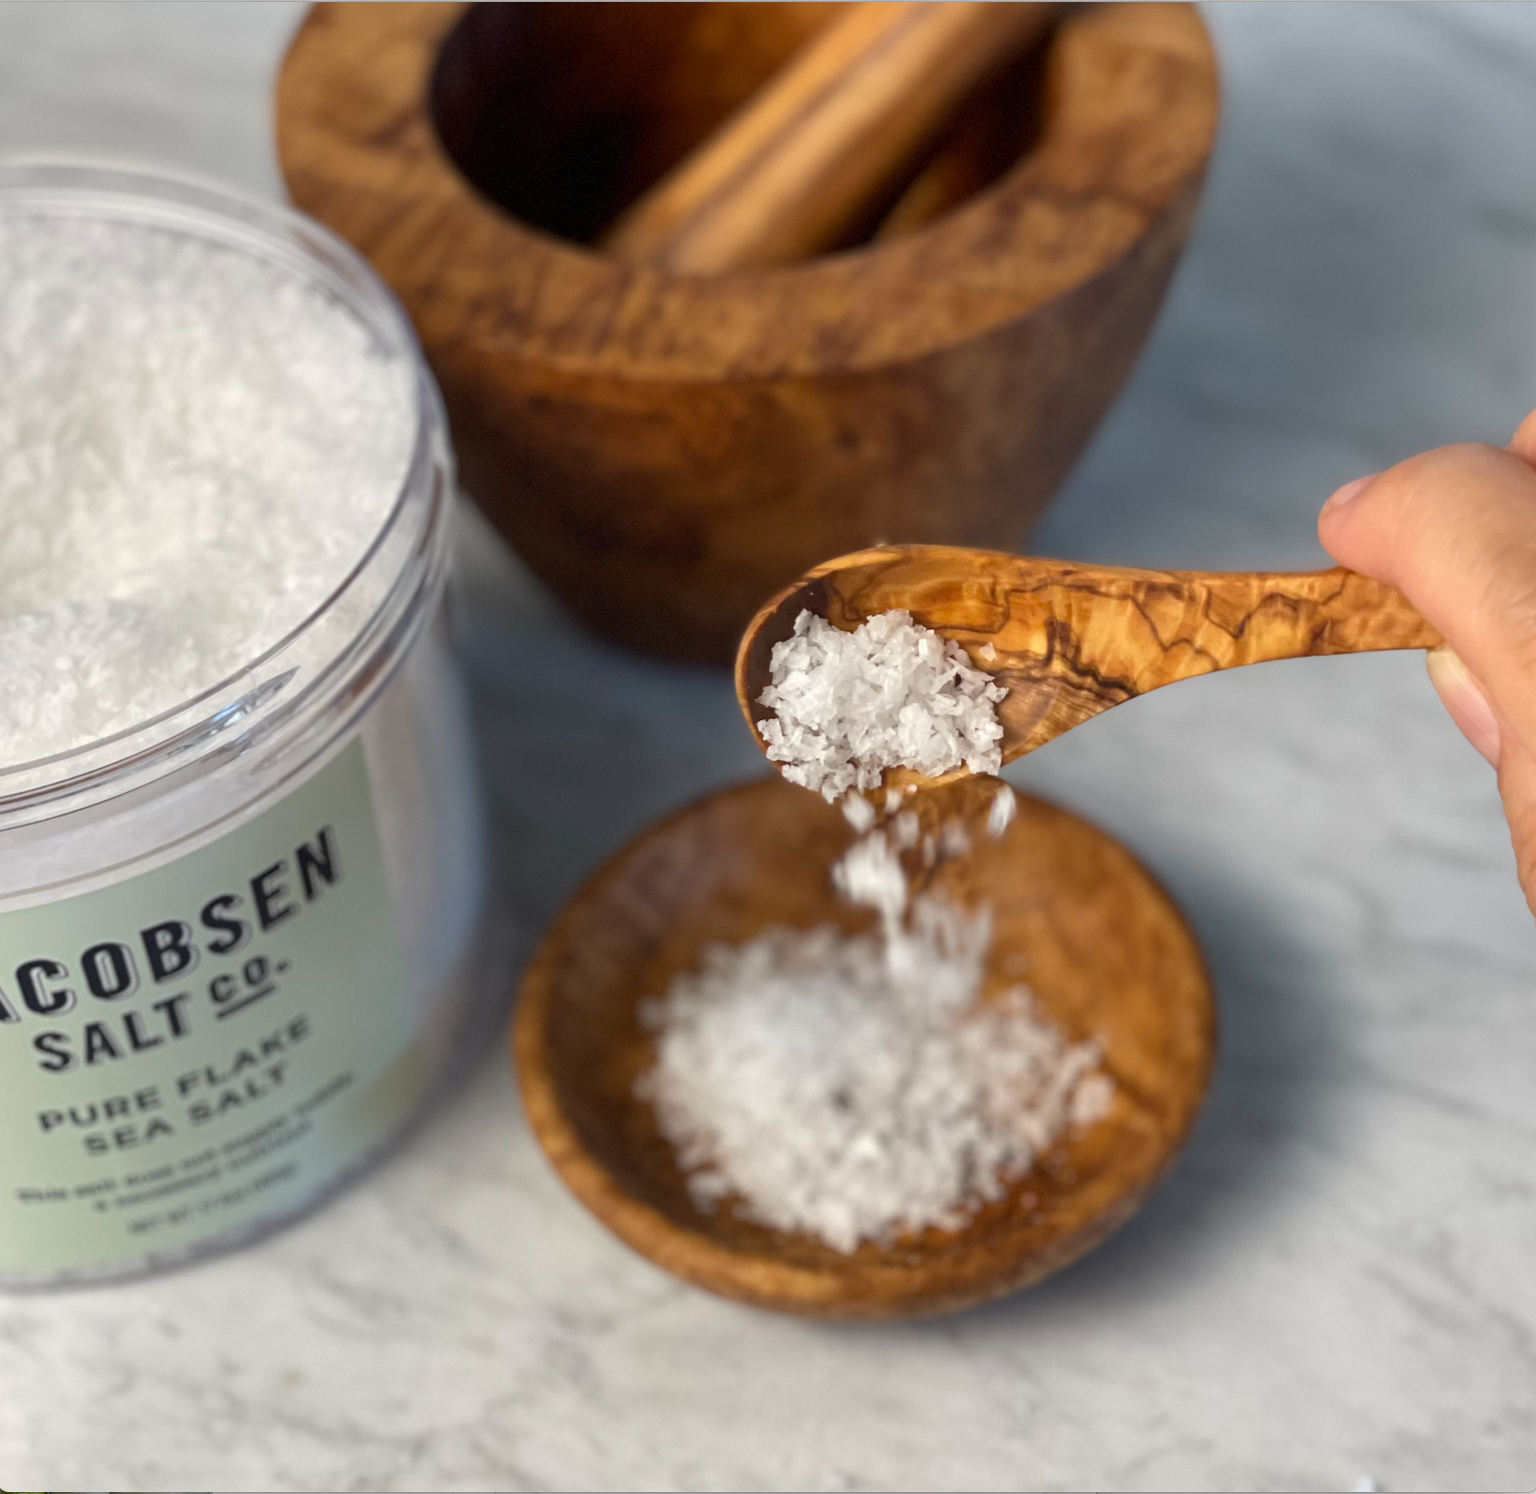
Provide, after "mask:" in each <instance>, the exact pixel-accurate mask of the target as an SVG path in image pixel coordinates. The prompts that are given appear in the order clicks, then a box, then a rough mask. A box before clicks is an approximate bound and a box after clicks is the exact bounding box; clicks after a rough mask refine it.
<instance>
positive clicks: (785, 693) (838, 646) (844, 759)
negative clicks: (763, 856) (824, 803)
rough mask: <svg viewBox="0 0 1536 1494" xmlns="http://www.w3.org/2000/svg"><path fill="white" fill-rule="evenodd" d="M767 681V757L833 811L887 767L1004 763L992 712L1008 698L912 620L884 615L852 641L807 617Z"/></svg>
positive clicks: (777, 650)
mask: <svg viewBox="0 0 1536 1494" xmlns="http://www.w3.org/2000/svg"><path fill="white" fill-rule="evenodd" d="M769 677H770V679H771V681H772V683H771V684H770V685H769V686H768V687H767V688H766V689H765V690H764V691H763V692H762V694H761V695H759V696H758V701H759V703H760V704H762V705H766V706H770V707H771V708H772V709H773V711H774V713H775V714H774V716H773V718H771V719H769V720H765V721H764V722H763V723H762V733H763V740H764V741H765V742H766V743H767V744H768V756H769V758H770V759H772V761H774V762H777V763H782V764H784V769H783V772H784V776H785V777H786V778H787V779H789V781H790V782H791V783H798V784H802V785H804V786H805V787H806V788H811V789H816V790H818V791H819V792H820V793H821V794H822V795H823V796H824V797H825V798H826V799H827V800H828V801H829V802H830V801H831V800H834V799H836V798H837V797H838V796H839V795H841V794H843V793H845V792H846V791H847V790H848V789H850V788H859V789H872V788H875V787H876V786H877V785H878V784H879V782H880V778H881V775H882V774H883V773H884V772H885V770H886V769H887V768H898V767H899V768H915V769H916V770H917V771H918V772H919V773H922V774H924V775H925V776H927V777H930V778H935V777H938V776H939V775H941V774H944V773H948V772H950V771H951V770H953V769H955V768H958V767H960V766H961V765H962V764H964V765H965V766H966V767H967V768H969V769H970V770H971V771H972V772H973V773H995V772H996V771H997V770H998V768H999V767H1001V766H1002V748H1001V742H1002V736H1003V728H1002V725H1001V723H1000V722H999V721H998V719H997V711H996V709H995V707H996V705H997V702H998V701H1000V700H1002V699H1003V697H1004V696H1005V695H1006V694H1007V693H1008V692H1007V691H1006V690H1005V689H1003V688H1002V686H1000V685H995V684H993V683H992V677H991V675H989V674H987V673H986V671H985V670H981V669H975V668H973V667H972V666H971V662H970V659H969V657H968V656H967V654H966V652H965V650H964V649H962V648H961V647H960V645H959V644H957V643H954V642H946V641H945V640H944V639H943V638H941V637H940V636H939V635H938V634H937V633H935V632H934V631H933V629H932V628H925V627H922V626H921V625H919V624H916V623H914V622H913V621H912V618H911V615H910V614H909V613H907V612H900V611H895V612H881V613H877V614H876V615H875V616H874V617H871V618H870V619H869V620H868V621H867V622H865V623H863V624H862V625H861V626H860V627H859V628H858V629H856V630H855V631H854V632H852V633H845V632H843V631H842V630H841V629H840V628H836V627H833V625H832V624H831V623H829V622H828V621H827V620H826V619H825V618H823V617H817V616H816V615H815V614H814V613H812V612H809V611H805V612H802V613H801V614H800V616H799V617H798V618H796V619H795V631H794V634H793V636H792V637H790V638H787V639H785V640H784V641H783V642H782V643H778V644H775V645H774V649H773V653H772V654H771V655H770V658H769Z"/></svg>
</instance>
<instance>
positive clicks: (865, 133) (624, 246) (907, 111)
mask: <svg viewBox="0 0 1536 1494" xmlns="http://www.w3.org/2000/svg"><path fill="white" fill-rule="evenodd" d="M1055 11H1056V7H1054V6H1049V5H1036V4H1017V3H1004V4H998V3H993V0H861V3H858V4H853V5H849V6H847V7H845V9H844V12H843V13H842V14H840V15H838V16H837V17H835V18H834V19H833V20H832V21H831V22H829V23H828V24H827V25H826V26H825V27H823V28H822V29H821V30H820V31H819V32H818V33H817V34H816V35H815V36H814V37H813V38H812V39H811V41H810V42H809V43H808V44H807V45H806V46H804V47H803V48H801V49H800V51H799V52H797V53H796V54H795V55H794V57H792V58H791V59H790V61H789V62H788V63H787V64H786V65H785V66H784V67H782V68H780V69H779V71H778V72H777V73H775V74H774V76H773V77H772V78H771V79H770V80H769V81H768V83H767V84H765V85H764V87H763V88H762V89H760V90H759V91H758V92H757V93H755V94H753V95H752V96H751V97H750V98H749V99H748V100H747V101H746V102H745V103H744V104H743V105H742V106H741V107H740V108H739V109H738V110H736V112H735V113H734V114H733V115H732V116H731V117H730V118H729V119H728V120H726V122H725V123H724V124H723V125H721V127H720V128H719V130H717V131H716V132H715V133H714V134H712V135H711V136H709V138H708V139H706V140H705V141H704V142H703V143H702V144H700V145H699V146H698V147H696V148H695V149H694V150H693V151H692V152H690V153H689V155H688V156H687V157H686V158H685V159H684V160H683V161H681V162H679V163H678V165H677V166H675V167H674V168H673V169H672V171H670V172H669V173H668V174H667V175H666V176H665V177H663V178H662V180H661V181H659V182H657V183H656V184H655V185H654V186H653V187H651V188H650V189H649V190H648V191H647V192H646V193H645V194H644V196H642V197H641V198H640V200H639V201H638V202H636V203H634V204H632V205H631V206H630V207H629V208H627V209H626V210H625V211H624V212H623V213H622V214H620V216H619V217H618V219H617V220H616V221H615V222H614V223H613V224H612V225H611V226H610V227H609V228H608V229H607V230H605V232H604V233H603V236H602V238H601V239H600V240H599V245H600V247H601V248H602V249H603V251H604V252H605V253H608V254H612V255H614V256H615V257H616V258H618V259H622V260H624V261H625V262H626V263H629V264H638V265H650V266H652V267H654V268H656V269H662V270H667V271H670V272H671V273H673V274H691V275H716V274H720V273H722V272H724V271H727V270H742V269H749V268H753V267H760V266H764V265H778V264H787V263H789V262H790V261H792V260H796V259H806V258H809V257H810V256H811V255H813V254H819V253H823V252H824V251H826V250H828V249H832V248H835V247H836V246H837V245H839V244H840V243H843V242H845V241H846V239H847V238H848V236H849V234H850V233H851V232H853V231H855V230H856V229H857V228H858V226H859V225H860V224H861V223H864V222H867V221H868V220H869V219H870V216H871V212H872V209H873V208H875V207H876V206H877V205H878V203H879V201H880V198H881V197H882V195H885V194H888V193H889V190H890V184H891V183H892V181H893V180H894V179H896V178H898V176H899V175H900V173H901V172H902V170H903V168H904V167H905V166H907V164H908V162H909V161H910V159H911V158H912V157H913V155H914V153H916V152H917V151H918V150H919V149H920V147H921V146H922V145H923V144H924V142H925V141H926V140H927V139H928V138H929V137H930V136H931V135H932V134H933V133H934V132H935V131H936V130H937V129H938V128H939V127H940V126H941V125H942V124H943V122H944V120H945V118H946V117H947V116H948V115H949V114H950V113H952V112H953V110H954V109H955V107H956V106H957V105H958V104H959V102H960V101H961V99H962V98H964V97H965V95H966V94H967V93H968V92H970V91H971V90H973V89H974V88H976V87H977V86H978V85H979V84H980V83H981V82H982V81H983V80H984V79H985V78H987V77H988V76H989V75H991V74H993V73H996V72H999V71H1001V70H1002V68H1003V67H1004V66H1005V65H1006V64H1007V63H1009V62H1010V61H1011V60H1012V59H1013V57H1014V56H1015V55H1016V54H1017V53H1018V52H1019V51H1021V50H1022V49H1023V48H1024V47H1025V46H1026V45H1027V44H1028V43H1029V42H1031V41H1034V40H1037V39H1038V38H1039V37H1040V35H1041V34H1042V33H1043V32H1044V31H1045V29H1046V27H1047V26H1048V25H1049V24H1050V23H1051V21H1052V19H1053V18H1054V15H1055Z"/></svg>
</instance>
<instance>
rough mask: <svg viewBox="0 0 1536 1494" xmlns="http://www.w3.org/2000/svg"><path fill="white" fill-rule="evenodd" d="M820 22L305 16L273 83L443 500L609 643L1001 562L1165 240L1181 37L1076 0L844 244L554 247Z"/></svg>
mask: <svg viewBox="0 0 1536 1494" xmlns="http://www.w3.org/2000/svg"><path fill="white" fill-rule="evenodd" d="M834 10H835V7H833V6H829V5H821V4H766V3H765V4H730V3H704V4H698V5H627V4H601V3H600V4H589V5H581V6H575V5H533V4H520V3H514V4H503V5H495V6H484V7H466V6H463V5H458V4H414V3H402V4H350V5H336V6H331V5H322V6H318V7H316V8H315V9H314V10H313V11H312V12H311V13H310V15H309V17H308V19H307V20H306V21H305V23H304V25H303V26H302V27H301V29H300V31H299V33H298V35H297V37H296V38H295V41H294V43H293V46H292V48H291V49H290V51H289V54H288V57H287V59H286V61H285V63H284V66H283V69H282V73H281V77H280V79H279V84H278V93H277V134H278V150H279V155H280V159H281V162H282V168H283V172H284V175H285V177H286V180H287V183H288V187H289V190H290V192H291V193H292V196H293V198H294V200H295V202H296V203H297V204H298V205H299V206H300V207H302V208H304V209H305V210H306V211H308V212H310V213H312V214H314V215H315V216H316V217H318V218H320V219H322V220H323V221H325V222H326V223H328V224H329V225H330V226H331V227H332V228H334V229H336V230H337V231H338V232H340V233H341V234H342V235H343V236H345V237H346V238H348V239H350V240H351V241H352V242H353V243H354V244H356V245H357V246H358V247H359V248H360V249H361V250H362V252H363V253H364V254H366V255H367V256H368V258H369V259H370V260H371V261H372V262H373V264H374V266H375V267H376V268H377V269H378V270H379V272H380V273H381V274H382V275H383V277H384V278H385V279H386V280H387V281H388V282H389V283H390V284H391V285H392V286H393V287H394V289H395V291H396V292H397V293H398V294H399V296H400V297H401V299H402V301H403V302H404V303H405V305H406V307H407V309H408V310H409V312H410V314H411V316H412V318H413V319H414V321H415V323H416V326H417V329H418V331H419V332H420V335H421V338H422V342H423V345H424V347H425V349H426V352H427V355H428V357H429V359H430V360H431V362H432V365H433V368H434V370H435V371H436V374H437V376H438V379H439V381H440V383H441V385H442V388H443V393H444V398H445V401H446V404H447V407H448V413H449V417H450V420H451V422H452V425H453V431H454V437H455V442H456V445H457V449H458V455H459V462H460V471H461V475H462V479H463V482H464V485H465V487H466V488H467V490H468V491H469V492H470V493H471V494H472V495H473V496H474V497H475V498H476V500H477V501H478V502H479V504H480V505H481V506H482V508H484V510H485V511H486V513H487V514H488V515H489V516H490V517H491V519H492V520H493V521H494V522H495V523H496V524H497V525H498V527H499V528H500V529H501V530H502V532H503V533H504V534H505V535H506V536H507V538H508V539H509V540H510V541H511V542H512V544H513V545H514V546H515V548H516V549H517V550H518V552H519V553H520V554H521V555H522V557H523V558H524V559H525V560H526V561H527V562H528V563H529V564H530V565H531V566H532V567H533V569H534V570H535V571H536V572H537V573H538V574H539V575H540V576H541V577H542V578H543V579H544V581H545V582H547V583H548V584H549V585H550V586H551V587H552V588H553V590H554V591H555V592H556V593H557V594H558V595H559V596H560V597H561V598H563V600H564V601H565V602H566V603H567V604H568V605H569V606H570V607H571V608H572V609H573V610H574V611H575V612H576V613H577V614H578V615H579V616H580V617H581V618H583V619H584V620H585V621H586V622H588V623H589V624H591V625H592V626H593V627H595V628H596V629H598V630H599V631H601V632H603V633H606V634H607V635H608V636H610V637H612V638H615V639H617V640H620V641H622V642H624V643H627V644H630V645H632V646H634V647H637V648H643V649H648V650H652V651H655V652H658V653H662V654H666V655H670V656H673V657H676V658H683V659H693V660H701V661H708V662H721V663H723V662H725V661H727V660H728V659H729V658H730V656H731V653H732V649H733V647H734V645H735V642H736V638H737V636H738V634H739V633H740V631H741V629H742V627H743V626H744V625H745V624H746V622H747V620H748V619H749V618H750V617H751V615H752V613H753V611H754V610H755V609H756V607H757V606H758V605H759V604H760V603H761V602H762V601H763V600H764V599H765V598H766V597H767V596H768V595H769V594H770V593H772V592H773V591H775V590H776V589H778V588H779V587H782V586H784V585H785V584H787V583H788V582H789V581H791V580H792V579H793V578H794V577H796V576H797V575H799V574H801V573H803V572H804V571H806V570H807V569H809V568H810V567H811V566H812V565H814V564H815V563H816V562H817V561H819V560H821V559H823V558H824V557H825V556H827V555H833V554H837V553H840V552H844V551H850V550H855V549H859V548H862V547H865V546H867V545H870V544H872V543H879V542H884V541H902V542H925V543H939V544H962V545H977V546H987V547H1007V546H1012V545H1015V544H1016V543H1017V542H1018V540H1019V539H1020V537H1021V535H1022V532H1023V531H1024V529H1025V527H1026V526H1027V524H1028V523H1029V521H1030V520H1031V519H1033V518H1034V516H1035V515H1036V514H1037V513H1038V512H1039V510H1040V508H1041V507H1042V506H1043V505H1044V503H1045V502H1046V500H1047V498H1048V497H1049V496H1050V494H1051V492H1052V490H1053V489H1054V488H1055V486H1056V485H1057V483H1058V482H1059V481H1060V479H1061V478H1062V476H1063V475H1064V473H1065V472H1066V470H1067V468H1068V466H1069V465H1070V464H1071V462H1072V460H1073V459H1074V458H1075V457H1076V455H1077V453H1078V451H1079V450H1080V449H1081V447H1082V445H1083V443H1084V442H1085V441H1086V440H1087V438H1088V436H1089V434H1090V433H1091V431H1092V430H1093V427H1094V425H1095V423H1096V422H1097V421H1098V419H1099V417H1100V416H1101V415H1102V414H1103V412H1104V409H1105V408H1106V406H1107V405H1108V403H1109V401H1110V399H1111V398H1112V397H1113V395H1114V393H1115V391H1116V390H1117V389H1118V388H1119V386H1120V384H1121V382H1122V380H1123V379H1124V378H1125V376H1126V374H1127V373H1128V371H1129V369H1130V367H1131V364H1132V362H1133V361H1134V359H1135V356H1136V354H1137V352H1138V351H1139V349H1140V347H1141V344H1142V342H1143V340H1144V338H1145V336H1146V334H1147V331H1148V328H1149V327H1150V325H1151V322H1152V318H1153V316H1154V314H1155V312H1156V310H1157V306H1158V304H1159V302H1160V300H1161V298H1162V295H1163V292H1164V289H1165V287H1166V285H1167V282H1168V278H1169V276H1170V274H1171V273H1172V270H1173V266H1174V263H1175V261H1176V259H1177V256H1178V253H1179V250H1180V249H1181V247H1182V245H1183V243H1184V240H1185V238H1186V236H1187V234H1188V232H1189V227H1190V223H1191V220H1192V217H1193V214H1194V209H1195V204H1196V200H1197V197H1198V193H1199V187H1200V182H1201V178H1202V175H1203V172H1204V168H1205V163H1206V159H1207V157H1208V154H1209V151H1210V147H1211V142H1212V138H1213V135H1214V131H1215V124H1216V115H1217V98H1216V73H1215V66H1214V62H1213V58H1212V53H1211V48H1210V44H1209V41H1208V39H1207V37H1206V34H1205V31H1204V28H1203V27H1202V25H1201V23H1200V20H1199V17H1198V16H1197V15H1196V13H1195V11H1194V10H1193V9H1192V8H1191V7H1189V6H1186V5H1182V4H1161V3H1154V4H1106V5H1092V6H1081V7H1074V8H1072V9H1071V10H1070V11H1069V12H1068V14H1067V16H1066V18H1065V19H1064V20H1063V22H1062V23H1061V24H1060V25H1059V26H1058V28H1057V30H1056V32H1055V33H1054V36H1053V38H1052V40H1051V42H1050V44H1049V46H1048V48H1047V50H1046V52H1045V54H1044V56H1043V58H1042V59H1037V60H1035V61H1029V60H1026V61H1025V62H1023V63H1021V64H1020V65H1019V66H1018V67H1016V68H1014V69H1013V70H1012V71H1011V72H1010V73H1008V74H1007V75H1006V76H1004V77H1003V78H1001V79H999V80H998V81H997V82H995V83H994V84H992V85H989V86H988V87H987V88H986V89H985V90H983V91H982V92H981V93H980V94H978V95H977V96H976V97H975V98H974V99H973V100H972V102H971V103H970V104H969V105H968V106H967V107H966V108H965V109H964V110H963V111H962V113H961V115H960V116H957V118H956V120H955V124H954V129H953V131H952V132H951V135H950V136H949V138H948V139H947V141H945V142H944V143H943V144H942V146H941V147H940V149H939V150H938V152H937V155H936V156H935V157H934V158H933V159H931V160H930V161H928V162H926V163H917V164H918V165H920V166H924V167H925V169H924V170H923V171H922V172H921V173H920V175H919V177H918V180H917V181H915V182H914V183H913V184H912V185H913V191H912V192H909V193H907V194H906V196H905V197H904V198H903V200H902V202H901V203H900V204H898V208H897V212H896V213H895V214H894V215H893V216H892V217H890V218H888V220H887V226H886V228H885V229H884V230H878V229H876V225H874V224H871V225H868V227H869V228H870V229H875V230H876V231H875V235H874V238H873V241H872V242H870V243H868V244H867V245H866V246H864V247H854V248H852V249H849V250H845V251H844V252H840V253H832V254H828V255H824V256H821V257H819V258H816V259H812V260H808V261H805V262H803V263H799V264H793V265H786V266H780V267H776V268H769V269H761V270H752V271H740V272H734V273H728V274H720V275H673V274H668V273H664V272H662V271H658V270H654V269H650V268H644V267H636V266H632V265H626V264H623V263H620V262H618V261H616V260H613V259H610V258H607V257H605V256H603V255H601V254H599V253H597V252H595V251H593V250H591V249H588V248H586V247H584V244H583V241H592V240H595V239H597V238H598V237H599V236H600V235H601V233H602V231H603V229H604V227H605V226H606V225H607V224H609V223H611V222H612V221H613V220H614V219H615V218H616V217H617V216H618V214H619V213H620V212H621V211H622V210H623V209H624V208H625V207H626V206H628V205H629V204H630V203H632V202H633V201H635V199H637V198H638V197H639V196H640V195H641V193H642V192H643V191H644V190H645V188H646V187H647V186H649V185H650V184H651V183H652V182H654V181H656V180H657V179H658V178H659V177H661V176H662V175H663V174H664V173H665V172H666V171H667V170H668V169H669V168H670V167H671V166H672V165H674V164H675V163H676V162H677V161H679V160H680V159H682V158H683V157H684V156H685V155H686V154H687V153H688V152H689V150H690V149H691V148H692V147H693V146H694V145H696V144H697V143H698V142H699V141H700V140H702V139H704V138H705V137H706V136H708V135H709V134H710V133H711V132H712V131H713V130H714V129H715V128H716V127H717V126H718V125H719V124H720V122H721V121H722V120H723V119H725V118H726V117H727V116H728V115H729V114H730V113H731V111H732V110H733V109H734V108H735V107H736V106H737V105H738V104H739V103H740V102H741V101H742V100H743V99H745V98H746V97H747V96H749V95H750V94H752V93H753V92H754V91H755V90H756V89H757V88H759V87H760V86H761V85H762V83H763V82H764V81H765V80H766V79H767V78H768V77H769V76H770V75H771V74H772V73H773V72H774V71H775V69H776V68H778V67H779V66H780V65H781V64H782V63H783V62H784V61H785V59H786V58H788V57H789V56H790V55H791V54H792V53H793V52H794V51H795V50H796V48H797V47H798V46H799V45H800V44H801V43H803V42H804V41H805V40H806V38H807V37H808V36H810V35H811V34H812V33H813V32H814V31H815V30H816V29H817V28H818V27H819V26H821V25H823V24H825V22H826V20H827V19H828V18H829V16H830V15H831V14H832V13H833V11H834ZM999 166H1001V171H1000V174H999V170H998V168H999ZM914 193H915V197H914ZM957 198H959V199H961V200H959V201H958V202H957V201H956V199H957ZM914 200H915V201H916V203H917V206H916V207H914V206H913V203H914ZM898 230H905V231H898Z"/></svg>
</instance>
